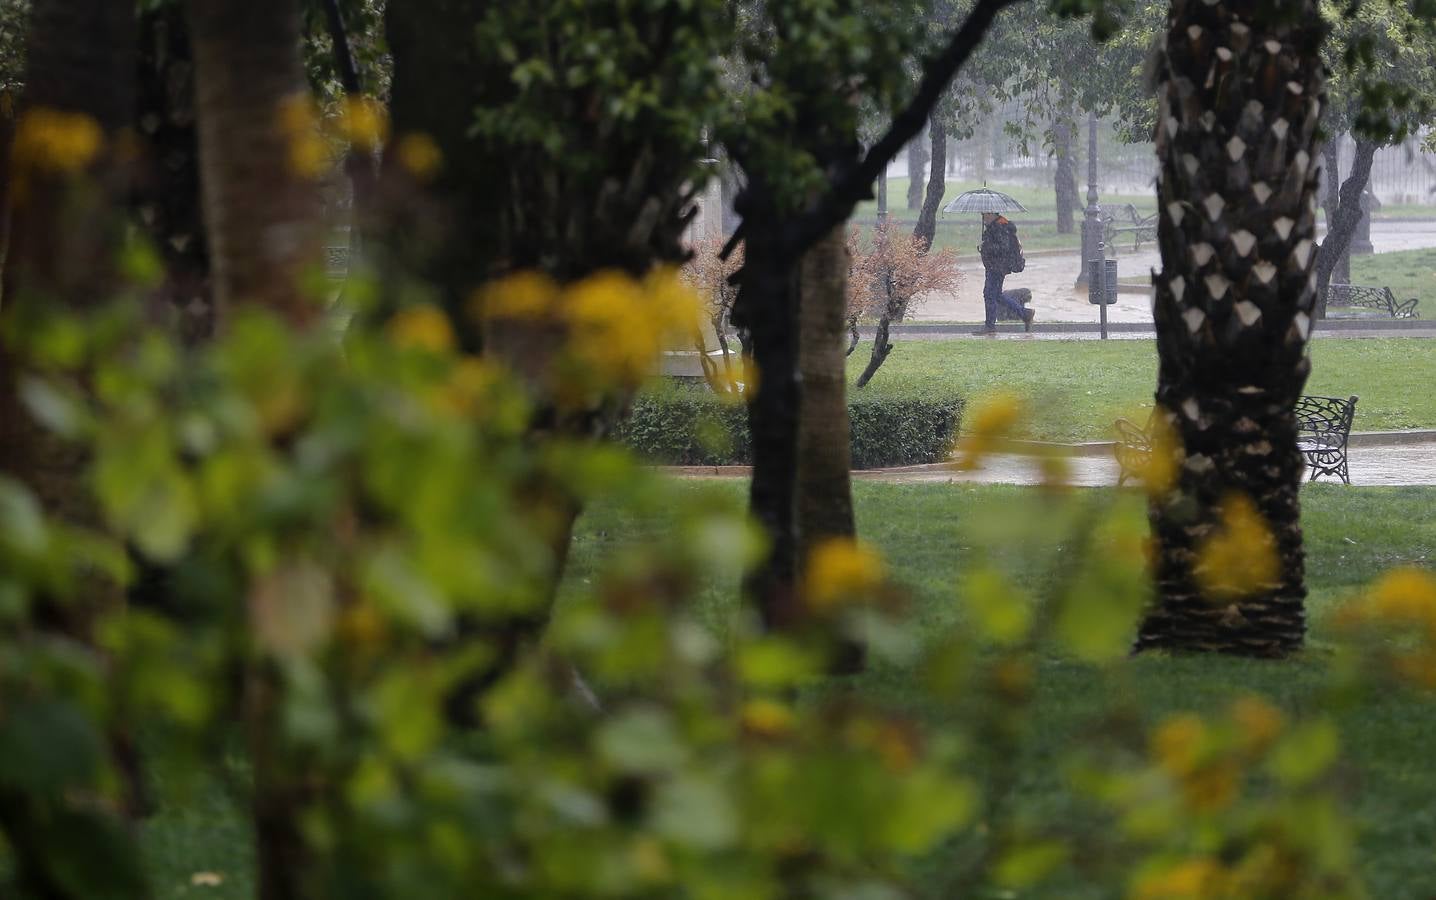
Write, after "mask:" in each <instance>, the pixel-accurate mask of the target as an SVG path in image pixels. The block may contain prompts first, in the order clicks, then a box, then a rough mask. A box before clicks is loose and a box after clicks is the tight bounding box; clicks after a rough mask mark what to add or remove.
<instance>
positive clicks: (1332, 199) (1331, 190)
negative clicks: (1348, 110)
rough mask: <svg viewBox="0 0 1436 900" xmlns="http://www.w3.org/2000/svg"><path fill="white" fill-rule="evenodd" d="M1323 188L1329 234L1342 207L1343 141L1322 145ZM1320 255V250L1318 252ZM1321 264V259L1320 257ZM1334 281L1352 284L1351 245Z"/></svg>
mask: <svg viewBox="0 0 1436 900" xmlns="http://www.w3.org/2000/svg"><path fill="white" fill-rule="evenodd" d="M1321 159H1322V166H1321V172H1322V177H1321V186H1322V199H1321V205H1322V209H1323V210H1324V211H1325V212H1326V227H1327V230H1328V234H1329V233H1330V229H1331V226H1332V224H1333V223H1334V222H1335V221H1336V210H1337V207H1339V206H1341V141H1340V139H1338V138H1332V139H1331V140H1329V141H1325V142H1324V143H1323V144H1322V145H1321ZM1317 252H1318V253H1320V250H1318V251H1317ZM1318 262H1320V257H1318ZM1331 278H1332V280H1333V281H1337V282H1340V283H1341V284H1350V283H1351V245H1350V243H1348V244H1347V250H1346V252H1345V253H1343V254H1341V258H1340V259H1339V260H1337V262H1336V268H1334V269H1333V270H1332V272H1331ZM1317 297H1318V299H1317V312H1318V314H1317V318H1319V319H1321V318H1325V317H1326V292H1325V291H1324V290H1319V291H1318V295H1317Z"/></svg>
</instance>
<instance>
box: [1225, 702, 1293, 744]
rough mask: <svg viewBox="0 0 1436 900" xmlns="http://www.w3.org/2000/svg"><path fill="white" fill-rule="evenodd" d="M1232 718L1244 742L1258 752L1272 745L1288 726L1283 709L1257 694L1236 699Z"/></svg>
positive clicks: (1232, 707)
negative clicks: (1282, 712)
mask: <svg viewBox="0 0 1436 900" xmlns="http://www.w3.org/2000/svg"><path fill="white" fill-rule="evenodd" d="M1231 719H1232V723H1233V724H1234V725H1236V727H1237V731H1238V733H1239V734H1240V736H1241V741H1242V743H1243V744H1244V745H1245V746H1247V747H1248V748H1249V749H1252V750H1255V751H1258V752H1259V751H1261V750H1264V749H1266V748H1267V747H1270V746H1271V744H1272V742H1273V741H1275V740H1276V739H1277V737H1278V736H1279V735H1280V734H1281V732H1282V729H1283V728H1285V727H1286V721H1285V718H1284V717H1283V716H1282V714H1281V710H1279V709H1277V708H1276V707H1275V706H1272V705H1271V704H1270V703H1268V702H1267V701H1266V700H1264V699H1262V698H1261V697H1256V696H1251V697H1240V698H1238V699H1237V700H1236V701H1234V702H1233V703H1232V706H1231Z"/></svg>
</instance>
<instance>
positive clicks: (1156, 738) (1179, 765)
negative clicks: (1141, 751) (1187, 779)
mask: <svg viewBox="0 0 1436 900" xmlns="http://www.w3.org/2000/svg"><path fill="white" fill-rule="evenodd" d="M1206 739H1207V726H1206V723H1205V722H1203V721H1202V720H1201V717H1199V716H1197V715H1196V714H1194V713H1182V714H1180V715H1176V716H1172V717H1171V718H1169V719H1167V720H1166V721H1165V722H1163V723H1162V724H1161V725H1159V726H1158V727H1157V730H1156V731H1154V732H1152V740H1151V752H1152V756H1153V758H1154V759H1156V761H1157V765H1159V766H1161V768H1162V770H1163V771H1165V772H1166V773H1167V774H1169V775H1173V776H1176V777H1178V778H1180V777H1182V776H1184V775H1187V774H1190V773H1191V772H1192V771H1194V770H1195V769H1196V766H1197V761H1198V760H1199V759H1200V758H1201V754H1202V749H1203V747H1202V745H1203V744H1204V743H1205V742H1206Z"/></svg>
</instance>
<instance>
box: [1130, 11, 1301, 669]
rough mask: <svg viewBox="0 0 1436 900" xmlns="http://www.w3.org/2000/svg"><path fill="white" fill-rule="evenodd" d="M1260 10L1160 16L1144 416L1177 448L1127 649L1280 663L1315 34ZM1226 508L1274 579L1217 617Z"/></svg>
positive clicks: (1296, 539) (1291, 609)
mask: <svg viewBox="0 0 1436 900" xmlns="http://www.w3.org/2000/svg"><path fill="white" fill-rule="evenodd" d="M1272 7H1273V5H1272V4H1267V3H1259V4H1244V3H1243V4H1238V3H1234V2H1223V0H1218V2H1216V3H1212V4H1209V3H1208V2H1206V0H1173V2H1172V6H1171V13H1170V15H1169V17H1168V23H1167V24H1168V31H1167V34H1166V40H1165V45H1164V49H1163V52H1162V55H1161V57H1160V58H1159V60H1158V67H1159V68H1158V79H1157V83H1158V96H1159V109H1158V113H1157V123H1158V125H1157V147H1156V149H1157V157H1158V164H1159V175H1160V180H1159V185H1158V198H1159V202H1158V209H1159V210H1161V217H1160V220H1159V224H1158V243H1159V245H1160V248H1161V253H1162V263H1163V270H1162V273H1161V274H1160V275H1158V276H1156V278H1155V281H1154V287H1155V290H1156V299H1155V315H1154V318H1155V325H1156V331H1157V349H1158V357H1159V366H1158V381H1157V392H1156V400H1157V403H1158V405H1159V406H1160V408H1161V409H1163V410H1166V412H1165V414H1164V415H1165V417H1166V419H1167V420H1168V421H1169V422H1170V424H1171V426H1172V428H1173V430H1174V433H1175V435H1176V436H1177V437H1179V438H1180V446H1179V447H1177V448H1176V449H1174V450H1173V451H1172V458H1173V462H1175V463H1177V470H1176V471H1177V476H1176V481H1175V484H1174V485H1173V486H1171V487H1170V488H1169V489H1166V490H1164V491H1162V492H1161V494H1160V495H1158V496H1155V497H1154V498H1153V501H1152V504H1151V507H1150V517H1151V522H1152V529H1153V532H1154V535H1155V538H1156V540H1157V543H1158V557H1157V561H1156V584H1157V591H1158V596H1157V598H1156V602H1155V604H1154V606H1153V607H1152V608H1151V609H1150V610H1149V612H1148V614H1147V616H1146V618H1145V620H1144V621H1143V622H1142V625H1141V628H1140V633H1139V635H1138V637H1137V641H1136V649H1138V650H1144V649H1154V648H1167V649H1174V650H1200V651H1220V652H1225V653H1233V654H1242V655H1251V656H1283V655H1285V654H1287V653H1290V652H1292V651H1293V650H1296V649H1298V648H1299V647H1300V646H1301V644H1302V640H1303V636H1304V634H1305V630H1306V622H1305V613H1304V609H1303V601H1304V598H1305V596H1306V586H1305V582H1304V572H1303V566H1304V555H1303V550H1302V536H1301V525H1300V521H1299V509H1300V506H1299V502H1298V487H1299V485H1300V479H1301V474H1302V459H1301V455H1300V454H1299V453H1298V451H1297V449H1296V419H1295V415H1294V413H1293V406H1294V404H1295V402H1296V400H1297V398H1298V397H1299V396H1300V395H1301V391H1302V387H1303V385H1304V384H1305V382H1306V378H1307V374H1308V372H1309V368H1310V364H1309V361H1308V359H1307V356H1306V345H1307V338H1308V335H1309V333H1310V327H1311V310H1312V305H1313V303H1314V302H1315V299H1316V292H1315V289H1314V285H1313V284H1312V282H1311V278H1310V276H1311V272H1312V262H1313V251H1314V249H1315V241H1314V237H1315V233H1316V216H1315V213H1316V191H1317V179H1316V175H1317V167H1316V166H1315V165H1314V163H1315V161H1316V154H1317V153H1318V152H1319V150H1320V148H1319V146H1318V141H1317V130H1318V125H1319V121H1318V117H1319V113H1320V104H1321V101H1322V100H1323V98H1324V94H1325V85H1324V74H1323V67H1322V64H1321V57H1320V52H1319V51H1320V47H1321V42H1322V39H1323V36H1324V34H1325V30H1326V29H1325V26H1324V24H1323V23H1322V20H1321V15H1320V10H1319V9H1318V4H1317V2H1316V0H1300V2H1297V3H1295V4H1286V5H1285V6H1283V7H1281V8H1280V9H1273V8H1272ZM1218 48H1222V49H1228V50H1229V51H1230V52H1229V53H1226V54H1221V53H1219V52H1218ZM1224 57H1225V58H1224ZM1233 494H1236V495H1244V496H1245V497H1246V498H1248V499H1249V500H1250V501H1251V503H1252V504H1254V506H1255V508H1256V510H1257V511H1258V512H1259V513H1260V514H1261V516H1262V517H1263V519H1264V520H1265V523H1266V526H1267V527H1268V528H1269V529H1270V531H1271V534H1272V536H1273V537H1274V539H1275V546H1276V555H1277V563H1278V574H1277V575H1276V576H1275V577H1274V578H1268V579H1262V580H1259V581H1258V583H1256V584H1255V586H1254V587H1252V588H1251V590H1250V591H1247V592H1245V593H1243V594H1242V595H1241V596H1239V597H1238V598H1237V599H1230V600H1228V599H1223V600H1221V601H1219V602H1215V599H1214V598H1213V597H1209V596H1206V595H1205V594H1204V591H1203V590H1202V588H1201V586H1200V581H1199V573H1198V571H1197V562H1198V551H1199V549H1200V548H1201V547H1202V546H1204V544H1205V542H1206V541H1207V540H1208V539H1209V538H1210V537H1212V536H1213V535H1214V534H1215V533H1217V529H1218V522H1219V518H1220V505H1221V504H1223V503H1224V502H1226V501H1227V500H1228V498H1229V497H1230V496H1231V495H1233Z"/></svg>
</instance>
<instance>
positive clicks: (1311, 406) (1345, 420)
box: [1112, 396, 1356, 485]
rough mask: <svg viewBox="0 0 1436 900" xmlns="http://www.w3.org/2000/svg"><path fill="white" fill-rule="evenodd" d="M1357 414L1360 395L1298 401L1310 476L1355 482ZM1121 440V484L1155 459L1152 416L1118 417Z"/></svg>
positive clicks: (1301, 446)
mask: <svg viewBox="0 0 1436 900" xmlns="http://www.w3.org/2000/svg"><path fill="white" fill-rule="evenodd" d="M1355 418H1356V397H1355V396H1352V397H1348V398H1347V399H1345V400H1342V399H1341V398H1339V397H1302V398H1300V399H1299V400H1297V401H1296V423H1297V435H1296V448H1297V449H1298V450H1300V451H1301V455H1302V457H1303V458H1304V459H1305V461H1306V467H1307V469H1308V471H1310V472H1311V475H1310V478H1309V479H1308V480H1310V481H1315V480H1316V479H1317V478H1318V477H1319V476H1322V475H1335V476H1336V477H1337V478H1340V479H1341V481H1342V483H1343V484H1351V477H1350V475H1349V473H1348V472H1347V469H1346V442H1347V438H1348V437H1350V435H1351V423H1352V421H1353V420H1354V419H1355ZM1115 424H1116V428H1117V442H1116V444H1115V445H1113V447H1112V452H1113V455H1115V456H1116V457H1117V465H1118V466H1119V467H1120V472H1119V474H1118V476H1117V484H1118V485H1121V484H1124V483H1126V481H1127V479H1128V478H1133V477H1136V476H1137V475H1138V474H1139V473H1141V472H1143V471H1145V470H1146V468H1147V463H1148V462H1150V461H1151V459H1152V420H1151V419H1150V418H1148V419H1147V424H1146V425H1145V426H1139V425H1137V424H1136V423H1135V422H1133V421H1131V420H1130V419H1118V420H1117V421H1116V423H1115Z"/></svg>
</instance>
